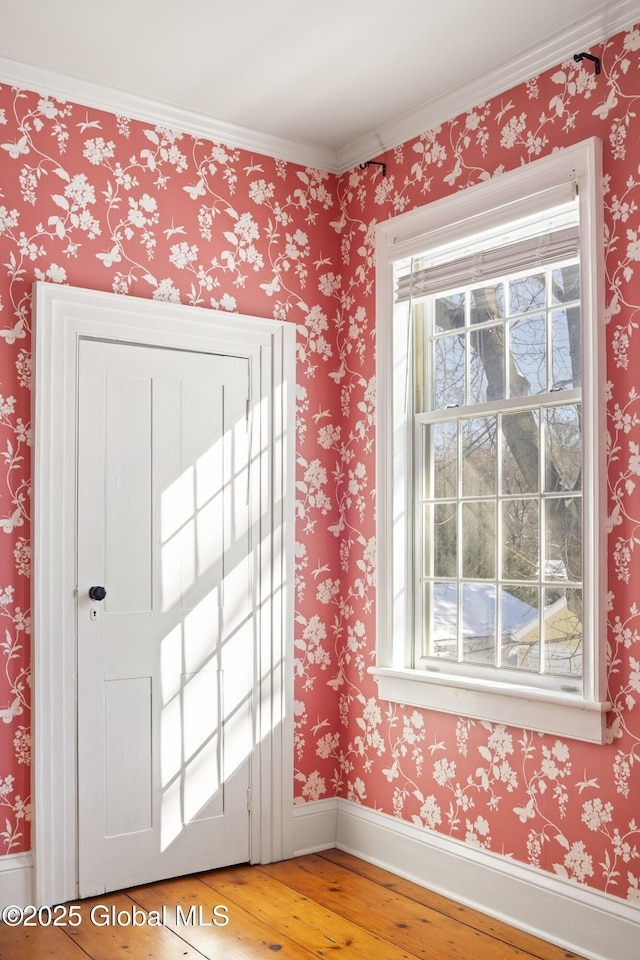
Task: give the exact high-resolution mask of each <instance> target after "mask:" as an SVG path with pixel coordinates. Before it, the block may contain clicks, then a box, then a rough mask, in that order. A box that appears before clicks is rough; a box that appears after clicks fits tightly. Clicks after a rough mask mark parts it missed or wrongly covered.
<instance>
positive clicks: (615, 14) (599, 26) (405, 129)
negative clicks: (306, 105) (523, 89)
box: [337, 0, 640, 173]
mask: <svg viewBox="0 0 640 960" xmlns="http://www.w3.org/2000/svg"><path fill="white" fill-rule="evenodd" d="M638 22H640V12H639V10H638V0H617V2H615V0H614V2H611V3H606V4H603V6H602V7H601V9H600V11H599V12H597V13H595V14H592V15H591V16H590V17H585V19H583V20H580V21H578V22H577V23H575V24H574V26H573V27H572V28H569V29H567V30H563V31H562V32H561V33H557V34H554V35H553V36H551V37H549V38H548V40H546V41H545V42H544V43H543V44H539V45H537V46H535V47H532V48H531V49H529V50H527V51H526V52H525V53H524V54H522V55H521V56H520V57H516V58H514V59H512V60H510V61H509V62H508V63H506V64H503V66H501V67H498V68H497V69H496V70H492V71H491V72H489V73H485V74H483V76H481V77H478V79H477V80H474V81H472V82H471V83H468V84H465V85H463V86H461V87H458V88H457V89H456V90H452V91H450V92H449V93H446V94H443V96H440V97H435V98H434V99H433V100H430V101H428V102H427V103H423V104H421V105H420V106H419V107H417V108H416V109H415V110H411V111H409V112H408V113H405V114H403V116H401V117H397V118H395V119H394V120H391V121H390V122H389V123H386V124H383V125H382V126H380V127H378V129H377V130H373V131H371V132H370V133H367V134H365V135H364V136H362V137H359V138H358V139H357V140H353V141H352V142H351V143H348V144H346V145H345V146H344V147H341V148H340V149H339V150H338V152H337V156H338V171H339V173H344V172H346V171H347V170H351V169H353V167H355V166H356V164H359V163H362V162H364V161H365V160H371V159H372V158H373V157H378V156H380V154H382V153H384V152H386V151H387V150H392V149H393V148H394V147H397V146H399V145H400V144H401V143H405V142H406V141H407V140H412V139H413V138H414V137H417V136H419V135H420V134H421V133H424V132H425V131H426V130H432V129H433V128H434V127H438V126H440V124H442V123H445V122H446V121H447V120H452V119H453V118H454V117H457V116H458V115H459V114H461V113H466V112H467V111H468V110H471V109H472V108H473V107H477V106H479V105H480V104H482V103H485V102H486V101H487V100H490V99H491V98H492V97H495V96H499V95H500V94H501V93H506V92H507V91H509V90H511V89H512V88H513V87H516V86H517V85H518V84H520V83H525V82H526V81H527V80H530V79H531V78H532V77H535V76H537V75H538V74H540V73H543V72H544V71H545V70H549V69H551V68H552V67H555V66H557V65H558V64H560V63H563V62H564V61H565V60H568V59H571V58H572V57H573V55H574V54H575V53H581V52H582V51H584V50H588V49H589V47H591V46H594V45H595V44H598V43H602V42H603V41H604V40H607V39H609V37H612V36H614V35H615V34H616V33H619V32H620V31H621V30H625V29H627V28H628V27H631V26H633V25H634V24H636V23H638Z"/></svg>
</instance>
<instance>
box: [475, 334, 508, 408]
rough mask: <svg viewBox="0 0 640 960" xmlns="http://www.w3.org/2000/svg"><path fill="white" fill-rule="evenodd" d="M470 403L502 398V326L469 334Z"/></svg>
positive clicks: (503, 385)
mask: <svg viewBox="0 0 640 960" xmlns="http://www.w3.org/2000/svg"><path fill="white" fill-rule="evenodd" d="M470 342H471V356H470V357H469V403H487V402H488V401H492V400H503V399H504V396H505V376H504V370H505V366H504V364H505V354H504V350H505V346H504V326H503V325H502V324H496V325H495V326H493V327H486V328H484V329H483V330H474V331H472V332H471V334H470Z"/></svg>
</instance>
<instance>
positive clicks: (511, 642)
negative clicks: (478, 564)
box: [502, 586, 540, 671]
mask: <svg viewBox="0 0 640 960" xmlns="http://www.w3.org/2000/svg"><path fill="white" fill-rule="evenodd" d="M538 600H539V594H538V589H537V588H536V587H524V588H521V587H511V586H509V587H504V588H503V590H502V663H503V665H504V666H505V667H509V668H511V669H513V670H534V671H537V670H538V668H539V665H540V615H539V610H538Z"/></svg>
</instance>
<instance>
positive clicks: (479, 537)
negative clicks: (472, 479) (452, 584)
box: [462, 501, 496, 580]
mask: <svg viewBox="0 0 640 960" xmlns="http://www.w3.org/2000/svg"><path fill="white" fill-rule="evenodd" d="M462 575H463V577H466V578H469V579H474V580H492V579H493V578H494V577H495V575H496V507H495V503H494V502H488V501H480V502H473V503H463V505H462Z"/></svg>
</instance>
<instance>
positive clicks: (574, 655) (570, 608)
mask: <svg viewBox="0 0 640 960" xmlns="http://www.w3.org/2000/svg"><path fill="white" fill-rule="evenodd" d="M545 594H546V596H545V613H544V634H545V650H546V656H545V671H546V672H547V673H551V674H555V675H560V676H571V677H581V676H582V591H581V590H572V589H558V590H554V589H548V590H546V591H545Z"/></svg>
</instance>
